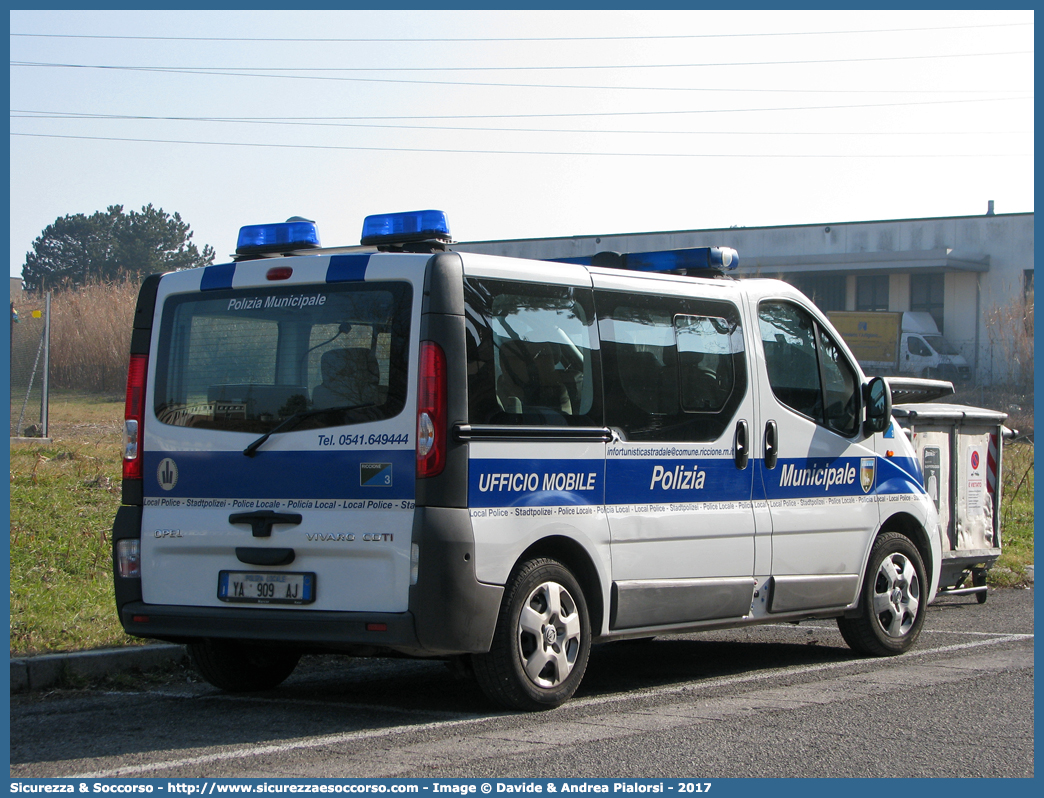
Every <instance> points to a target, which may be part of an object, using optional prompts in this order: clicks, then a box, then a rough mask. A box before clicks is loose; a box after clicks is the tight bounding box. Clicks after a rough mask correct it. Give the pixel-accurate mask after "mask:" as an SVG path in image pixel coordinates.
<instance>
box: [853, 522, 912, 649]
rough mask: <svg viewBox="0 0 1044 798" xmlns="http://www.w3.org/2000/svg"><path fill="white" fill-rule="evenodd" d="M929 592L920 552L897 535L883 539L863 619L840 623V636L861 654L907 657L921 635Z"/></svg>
mask: <svg viewBox="0 0 1044 798" xmlns="http://www.w3.org/2000/svg"><path fill="white" fill-rule="evenodd" d="M926 590H927V582H926V580H925V576H924V564H923V563H922V561H921V555H920V554H919V553H918V551H917V547H916V546H914V545H913V543H912V542H911V541H910V539H909V538H907V537H905V536H904V535H900V534H899V533H898V532H884V533H882V534H881V535H879V536H878V538H877V540H876V541H875V542H874V547H873V549H872V550H871V551H870V560H869V562H868V563H867V567H866V577H865V579H864V580H863V592H862V596H861V597H860V602H859V614H858V615H857V616H855V617H854V618H838V619H837V625H838V628H839V629H840V630H841V636H842V637H843V638H844V639H845V642H846V643H848V645H849V646H851V647H852V649H854V650H855V651H858V652H860V653H861V654H869V655H871V656H874V657H887V656H892V655H894V654H902V653H903V652H904V651H907V650H909V648H910V646H912V645H913V644H914V641H916V640H917V636H918V635H919V634H920V633H921V627H922V626H923V625H924V613H925V609H926V599H927V596H926V595H925V593H926Z"/></svg>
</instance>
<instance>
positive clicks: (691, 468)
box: [605, 456, 753, 504]
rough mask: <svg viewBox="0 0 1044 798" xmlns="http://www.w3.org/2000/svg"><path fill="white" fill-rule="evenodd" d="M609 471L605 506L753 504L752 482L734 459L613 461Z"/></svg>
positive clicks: (748, 474) (608, 462) (750, 476)
mask: <svg viewBox="0 0 1044 798" xmlns="http://www.w3.org/2000/svg"><path fill="white" fill-rule="evenodd" d="M606 472H607V474H606V498H605V503H606V504H664V503H668V502H672V503H689V502H725V501H750V497H751V493H750V491H751V484H752V482H753V478H752V471H751V469H750V468H749V467H748V468H746V469H743V470H740V469H738V468H736V461H735V460H734V459H733V458H732V457H698V458H688V457H671V456H666V457H621V458H610V459H608V460H607V461H606Z"/></svg>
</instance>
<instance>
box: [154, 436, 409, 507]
mask: <svg viewBox="0 0 1044 798" xmlns="http://www.w3.org/2000/svg"><path fill="white" fill-rule="evenodd" d="M317 434H318V433H317ZM166 458H170V459H171V460H173V461H174V466H175V468H176V473H177V478H176V481H174V486H173V487H172V488H171V489H170V490H164V489H163V488H162V487H161V486H160V482H159V472H160V466H161V464H162V465H164V469H163V470H164V473H165V476H166V478H167V480H168V483H169V482H170V481H171V476H172V474H173V469H170V468H169V467H168V466H167V465H166V464H164V460H165V459H166ZM143 476H144V479H145V485H144V488H145V496H148V497H156V498H160V499H170V498H194V499H253V498H257V499H388V500H400V499H413V498H414V497H415V495H416V454H415V452H414V450H413V449H412V448H411V449H390V450H389V449H340V450H337V451H310V452H308V451H303V452H302V451H298V452H273V451H265V450H264V448H262V449H261V450H260V451H258V452H257V454H256V455H255V456H254V457H247V456H245V455H244V454H243V453H242V452H241V451H234V452H154V451H153V452H150V451H146V452H145V462H144V475H143Z"/></svg>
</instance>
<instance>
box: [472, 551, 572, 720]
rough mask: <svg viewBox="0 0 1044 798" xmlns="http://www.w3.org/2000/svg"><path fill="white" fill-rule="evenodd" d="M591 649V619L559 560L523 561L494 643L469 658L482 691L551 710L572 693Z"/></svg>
mask: <svg viewBox="0 0 1044 798" xmlns="http://www.w3.org/2000/svg"><path fill="white" fill-rule="evenodd" d="M590 653H591V621H590V617H589V615H588V612H587V602H586V600H585V599H584V594H583V591H582V590H581V589H580V585H579V584H578V583H577V581H576V579H575V578H574V577H573V575H572V574H571V573H570V572H569V570H568V569H567V568H565V567H564V566H563V565H562V564H561V563H558V562H555V561H554V560H548V559H538V560H530V561H528V562H526V563H523V564H522V565H521V567H519V569H518V570H517V571H516V572H515V575H514V576H513V577H512V579H511V580H510V582H509V584H508V589H507V591H506V592H505V595H504V601H503V603H502V604H501V607H500V616H499V618H498V619H497V626H496V630H495V631H494V633H493V644H492V646H491V647H490V650H489V653H487V654H476V655H474V656H473V657H472V666H473V668H474V670H475V678H476V679H477V680H478V683H479V686H481V687H482V690H483V692H484V693H485V694H486V695H487V696H488V697H489V698H490V699H492V700H493V701H494V702H496V703H497V704H499V705H501V706H504V707H508V708H510V709H521V710H526V711H534V710H541V709H554V708H555V707H557V706H560V705H562V704H563V703H565V702H566V701H567V700H569V698H570V697H571V696H572V695H573V693H575V692H576V688H577V687H579V685H580V681H581V679H583V678H584V671H585V670H587V659H588V656H589V655H590Z"/></svg>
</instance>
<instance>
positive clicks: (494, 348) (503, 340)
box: [464, 279, 602, 426]
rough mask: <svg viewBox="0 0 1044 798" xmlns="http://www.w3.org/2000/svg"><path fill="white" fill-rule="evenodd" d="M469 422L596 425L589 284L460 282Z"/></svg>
mask: <svg viewBox="0 0 1044 798" xmlns="http://www.w3.org/2000/svg"><path fill="white" fill-rule="evenodd" d="M464 294H465V303H466V325H467V347H468V412H469V415H470V419H471V423H472V424H521V425H534V424H535V425H549V426H555V425H559V426H601V425H602V418H601V391H600V389H599V382H598V369H597V367H598V363H597V357H596V347H597V339H596V337H595V335H594V303H593V300H592V297H591V292H590V290H586V289H581V288H573V287H569V286H556V285H543V284H537V283H517V282H508V281H503V280H477V279H469V280H466V281H465V289H464Z"/></svg>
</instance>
